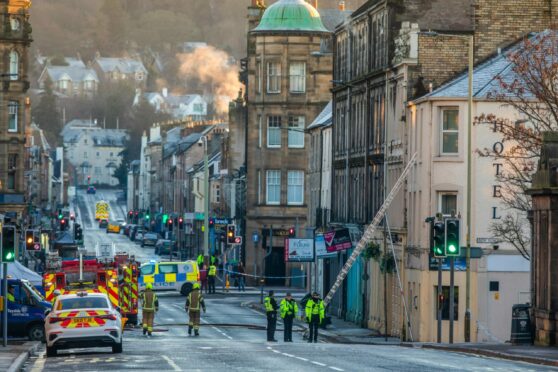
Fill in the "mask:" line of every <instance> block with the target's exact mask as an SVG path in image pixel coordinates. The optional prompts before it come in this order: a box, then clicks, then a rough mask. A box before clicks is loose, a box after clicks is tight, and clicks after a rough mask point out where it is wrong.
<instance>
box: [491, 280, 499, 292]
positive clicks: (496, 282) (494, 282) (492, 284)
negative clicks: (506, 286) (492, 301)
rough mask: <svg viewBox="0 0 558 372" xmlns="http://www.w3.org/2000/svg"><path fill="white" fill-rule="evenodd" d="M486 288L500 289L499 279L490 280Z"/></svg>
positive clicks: (496, 290)
mask: <svg viewBox="0 0 558 372" xmlns="http://www.w3.org/2000/svg"><path fill="white" fill-rule="evenodd" d="M488 290H489V291H490V292H499V291H500V282H499V281H490V283H489V289H488Z"/></svg>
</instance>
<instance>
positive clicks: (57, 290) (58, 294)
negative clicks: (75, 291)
mask: <svg viewBox="0 0 558 372" xmlns="http://www.w3.org/2000/svg"><path fill="white" fill-rule="evenodd" d="M52 293H53V294H54V295H55V296H60V295H61V294H62V292H60V290H59V289H55V290H54V292H52Z"/></svg>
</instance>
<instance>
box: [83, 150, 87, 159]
mask: <svg viewBox="0 0 558 372" xmlns="http://www.w3.org/2000/svg"><path fill="white" fill-rule="evenodd" d="M83 157H84V158H85V159H87V151H86V152H84V153H83Z"/></svg>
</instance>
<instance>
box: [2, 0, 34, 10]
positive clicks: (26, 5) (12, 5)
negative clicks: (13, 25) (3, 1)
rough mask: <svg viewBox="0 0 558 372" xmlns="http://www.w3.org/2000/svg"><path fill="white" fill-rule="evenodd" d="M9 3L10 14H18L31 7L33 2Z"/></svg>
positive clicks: (19, 1)
mask: <svg viewBox="0 0 558 372" xmlns="http://www.w3.org/2000/svg"><path fill="white" fill-rule="evenodd" d="M7 3H8V12H9V13H17V12H19V11H20V10H27V9H29V8H30V7H31V0H8V1H7Z"/></svg>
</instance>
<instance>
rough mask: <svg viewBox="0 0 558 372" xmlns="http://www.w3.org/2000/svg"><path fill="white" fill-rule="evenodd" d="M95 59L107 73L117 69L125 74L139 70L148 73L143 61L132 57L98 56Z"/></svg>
mask: <svg viewBox="0 0 558 372" xmlns="http://www.w3.org/2000/svg"><path fill="white" fill-rule="evenodd" d="M95 61H96V62H97V64H98V65H99V67H100V68H101V70H103V72H105V73H107V72H112V71H114V70H116V69H118V70H119V71H120V72H122V73H125V74H133V73H135V72H137V71H142V72H144V73H147V70H146V68H145V66H144V65H143V63H141V62H140V61H137V60H135V59H131V58H110V57H97V59H95Z"/></svg>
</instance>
